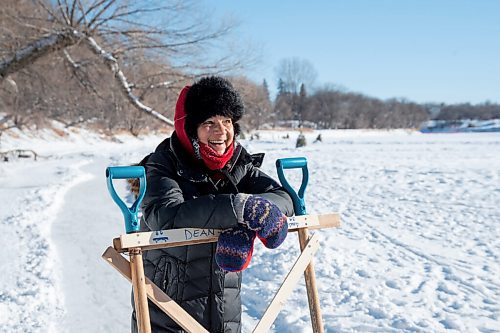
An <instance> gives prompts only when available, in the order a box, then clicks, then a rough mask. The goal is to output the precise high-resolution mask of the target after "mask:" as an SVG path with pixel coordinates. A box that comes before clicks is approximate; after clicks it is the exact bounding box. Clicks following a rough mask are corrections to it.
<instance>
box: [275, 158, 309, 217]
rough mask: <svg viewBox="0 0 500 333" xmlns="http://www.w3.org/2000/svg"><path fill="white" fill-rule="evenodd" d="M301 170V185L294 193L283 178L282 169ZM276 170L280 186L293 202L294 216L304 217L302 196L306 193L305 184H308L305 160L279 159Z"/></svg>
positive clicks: (304, 205)
mask: <svg viewBox="0 0 500 333" xmlns="http://www.w3.org/2000/svg"><path fill="white" fill-rule="evenodd" d="M298 168H301V169H302V184H301V185H300V188H299V192H296V191H295V190H294V189H293V187H292V186H291V185H290V183H288V181H287V180H286V178H285V173H284V171H283V170H284V169H298ZM276 170H277V171H278V178H279V180H280V182H281V185H283V187H284V188H285V190H286V191H287V192H288V194H289V195H290V197H291V198H292V201H293V209H294V211H295V215H306V214H307V213H306V202H305V200H304V194H305V191H306V187H307V183H308V182H309V171H308V170H307V159H306V158H305V157H290V158H280V159H278V160H276Z"/></svg>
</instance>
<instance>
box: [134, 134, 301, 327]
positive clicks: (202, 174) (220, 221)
mask: <svg viewBox="0 0 500 333" xmlns="http://www.w3.org/2000/svg"><path fill="white" fill-rule="evenodd" d="M186 155H187V154H185V153H184V151H183V150H182V148H181V146H180V143H179V141H178V139H177V137H176V135H175V132H174V133H173V135H172V136H171V137H170V138H167V139H166V140H165V141H163V142H162V143H161V144H160V145H159V146H158V147H157V149H156V151H155V152H154V153H153V154H151V155H150V156H149V157H148V158H147V159H145V160H144V161H143V162H142V164H145V166H146V178H147V190H146V195H145V197H144V200H143V204H142V211H143V220H142V222H141V229H142V230H143V231H151V230H162V229H174V228H187V227H194V228H214V229H226V228H231V227H234V226H236V225H237V219H236V214H235V211H234V207H233V199H234V196H235V194H236V193H250V194H258V195H260V196H262V197H265V198H266V199H268V200H270V201H272V202H273V203H275V204H276V205H277V206H278V207H279V208H280V209H281V211H282V212H283V213H284V214H286V215H288V216H291V215H292V214H293V205H292V201H291V199H290V197H289V195H288V194H287V193H286V192H285V191H284V190H283V188H282V187H281V186H280V185H279V184H278V183H277V182H276V181H275V180H273V179H272V178H270V177H269V176H267V175H266V174H264V173H263V172H262V171H260V170H259V169H258V166H260V164H261V162H262V158H263V154H257V155H250V154H248V153H247V151H246V150H245V149H244V148H243V147H241V146H240V145H238V144H236V149H235V153H234V155H233V158H232V159H231V160H230V161H229V162H228V163H227V165H226V166H225V167H224V169H223V170H222V174H223V175H224V177H222V179H219V178H221V177H214V176H213V175H212V176H210V175H209V172H210V171H209V170H208V169H206V168H205V167H204V166H203V165H202V164H199V163H196V162H194V161H193V160H192V159H191V158H188V157H187V156H186ZM214 179H219V180H218V181H215V180H214ZM215 248H216V243H208V244H199V245H191V246H180V247H173V248H164V249H158V250H150V251H147V252H145V254H144V270H145V274H146V276H147V277H148V278H149V279H151V280H152V281H153V282H154V283H155V284H156V285H158V286H159V287H160V288H161V289H163V290H164V291H165V292H166V293H167V294H168V295H169V296H170V297H171V298H172V299H173V300H175V301H176V302H177V303H178V304H179V305H180V306H182V307H183V308H184V309H185V310H186V311H187V312H188V313H189V314H190V315H192V316H193V317H194V318H195V319H196V320H197V321H198V322H199V323H200V324H201V325H203V326H204V327H205V328H206V329H207V330H209V331H210V332H240V331H241V299H240V289H241V278H242V274H241V273H228V272H224V271H222V270H221V269H220V268H219V267H218V266H217V264H216V262H215V258H214V254H215ZM132 304H133V302H132ZM149 309H150V317H151V327H152V331H153V332H157V333H159V332H183V330H182V329H181V328H180V327H179V326H178V325H177V324H176V323H175V322H174V321H173V320H172V319H170V318H169V317H168V316H167V315H166V314H164V313H163V312H162V311H161V310H160V309H159V308H157V307H156V306H155V305H154V304H153V303H151V302H150V303H149ZM132 331H133V332H136V331H137V323H136V317H135V312H134V313H133V314H132Z"/></svg>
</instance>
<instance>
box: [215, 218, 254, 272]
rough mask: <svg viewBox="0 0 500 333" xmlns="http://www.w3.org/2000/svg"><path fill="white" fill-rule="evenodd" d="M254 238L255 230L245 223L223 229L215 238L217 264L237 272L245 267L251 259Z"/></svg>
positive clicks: (226, 269) (224, 268)
mask: <svg viewBox="0 0 500 333" xmlns="http://www.w3.org/2000/svg"><path fill="white" fill-rule="evenodd" d="M254 240H255V231H254V230H250V229H248V228H247V227H246V226H245V225H238V226H237V227H234V228H231V229H226V230H224V231H223V232H222V233H221V234H220V235H219V239H218V240H217V249H216V250H215V261H216V262H217V265H219V267H220V268H222V269H223V270H225V271H229V272H239V271H242V270H244V269H245V268H247V266H248V264H249V263H250V259H252V253H253V241H254Z"/></svg>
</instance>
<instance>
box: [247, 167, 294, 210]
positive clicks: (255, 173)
mask: <svg viewBox="0 0 500 333" xmlns="http://www.w3.org/2000/svg"><path fill="white" fill-rule="evenodd" d="M241 190H242V191H241V192H244V193H248V194H255V195H258V196H260V197H263V198H265V199H267V200H269V201H271V202H272V203H274V204H275V205H276V206H278V208H279V209H280V210H281V212H282V213H283V214H285V215H286V216H292V215H293V214H294V211H293V202H292V198H290V195H289V194H288V193H287V192H286V191H285V189H284V188H283V187H282V186H281V185H280V184H278V182H277V181H275V180H274V179H273V178H271V177H270V176H268V175H267V174H265V173H264V172H262V171H261V170H260V169H259V168H257V167H255V166H253V165H252V166H250V170H249V171H248V172H247V175H246V176H245V177H244V178H243V179H242V181H241Z"/></svg>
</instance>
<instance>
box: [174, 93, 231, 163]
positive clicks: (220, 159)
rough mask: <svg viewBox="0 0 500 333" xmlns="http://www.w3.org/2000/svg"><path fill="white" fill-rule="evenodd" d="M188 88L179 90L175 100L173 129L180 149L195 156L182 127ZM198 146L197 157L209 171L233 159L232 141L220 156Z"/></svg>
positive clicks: (203, 145) (195, 152)
mask: <svg viewBox="0 0 500 333" xmlns="http://www.w3.org/2000/svg"><path fill="white" fill-rule="evenodd" d="M189 88H190V86H185V87H184V88H183V89H182V90H181V93H180V94H179V98H178V99H177V104H176V105H175V115H174V128H175V133H177V137H178V138H179V141H180V143H181V145H182V147H183V148H184V149H185V150H186V151H187V152H188V153H189V154H191V156H197V155H198V154H197V153H198V152H197V151H196V150H195V148H194V147H193V143H192V142H191V139H190V138H189V137H188V135H187V133H186V130H185V128H184V125H185V123H186V111H185V110H184V104H185V102H186V95H187V92H188V90H189ZM198 145H199V156H200V157H201V159H202V160H203V162H204V163H205V165H206V166H207V168H209V169H210V170H219V169H222V168H223V167H224V166H225V165H226V164H227V162H229V160H230V159H231V157H233V153H234V141H233V142H232V143H231V145H230V146H229V147H228V148H227V149H226V151H225V152H224V154H222V155H219V154H218V153H217V152H216V151H215V150H213V149H212V148H210V146H208V145H206V144H204V143H201V142H199V144H198Z"/></svg>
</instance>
